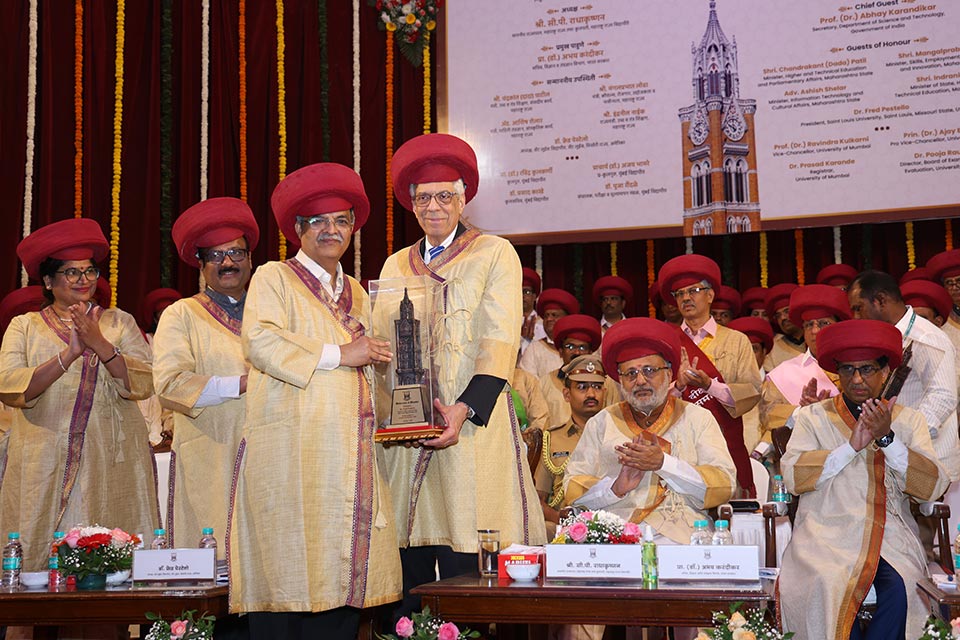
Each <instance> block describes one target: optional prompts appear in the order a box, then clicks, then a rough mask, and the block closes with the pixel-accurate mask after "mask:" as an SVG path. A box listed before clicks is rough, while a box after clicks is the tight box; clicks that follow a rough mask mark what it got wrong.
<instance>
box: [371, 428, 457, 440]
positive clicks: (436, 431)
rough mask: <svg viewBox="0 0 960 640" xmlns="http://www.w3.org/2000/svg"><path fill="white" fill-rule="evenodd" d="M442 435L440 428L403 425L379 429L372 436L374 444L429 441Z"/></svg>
mask: <svg viewBox="0 0 960 640" xmlns="http://www.w3.org/2000/svg"><path fill="white" fill-rule="evenodd" d="M441 433H443V428H442V427H435V426H433V425H429V424H405V425H401V426H397V427H381V428H379V429H377V432H376V433H375V434H374V435H373V441H374V442H406V441H410V440H429V439H430V438H436V437H437V436H439V435H440V434H441Z"/></svg>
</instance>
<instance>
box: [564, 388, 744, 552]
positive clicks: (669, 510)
mask: <svg viewBox="0 0 960 640" xmlns="http://www.w3.org/2000/svg"><path fill="white" fill-rule="evenodd" d="M667 402H668V403H670V404H668V405H667V407H665V408H664V410H663V414H661V416H660V419H658V421H657V422H656V423H654V424H653V426H651V427H650V429H649V431H650V432H652V433H655V434H657V435H658V436H659V437H660V438H662V439H663V440H666V441H667V442H668V443H670V451H669V453H670V454H671V455H673V456H674V457H677V458H679V459H681V460H683V461H684V462H687V463H689V464H690V465H691V466H693V467H694V469H696V471H697V472H698V473H699V474H700V476H701V477H702V478H703V481H704V483H705V484H706V485H707V492H706V495H705V496H704V500H703V501H702V502H701V501H699V500H697V499H695V498H694V497H693V496H690V495H686V494H681V493H678V492H677V491H675V490H674V489H673V488H672V487H671V486H670V485H668V484H667V483H666V482H665V481H664V480H662V479H661V478H660V476H659V475H657V474H656V472H647V473H645V474H644V476H643V479H642V480H641V481H640V485H639V486H638V487H637V488H636V489H634V490H633V491H630V492H629V493H627V494H626V495H625V496H623V498H622V499H621V500H620V501H619V502H616V503H614V504H613V505H611V506H609V507H605V508H604V510H605V511H609V512H611V513H615V514H616V515H618V516H620V517H621V518H623V519H624V520H630V521H631V522H638V523H639V522H644V523H647V524H649V525H650V526H651V527H653V528H654V529H655V530H656V531H657V533H659V534H661V535H664V536H666V537H668V538H670V539H671V540H673V541H674V542H675V543H677V544H688V543H689V542H690V534H691V533H693V523H694V521H696V520H699V519H701V518H703V517H704V514H705V512H706V510H707V509H710V508H712V507H715V506H717V505H720V504H723V503H724V502H726V501H727V500H729V499H730V497H731V496H732V495H733V491H734V486H735V484H736V469H735V468H734V466H733V460H732V459H731V458H730V453H729V452H728V451H727V443H726V441H725V440H724V439H723V434H722V433H720V427H719V425H717V421H716V419H715V418H714V417H713V414H712V413H710V412H709V411H707V410H706V409H703V408H701V407H698V406H696V405H693V404H690V403H688V402H684V401H683V400H680V399H678V398H673V397H671V398H668V400H667ZM671 405H672V407H673V408H672V410H670V407H671ZM625 407H626V404H625V403H623V402H621V403H618V404H615V405H611V406H609V407H607V408H606V409H604V410H603V411H601V412H600V413H598V414H597V415H595V416H594V417H592V418H590V420H588V421H587V424H586V426H585V427H584V430H583V435H581V436H580V440H579V441H578V442H577V446H576V448H575V449H574V450H573V455H571V456H570V459H569V462H567V468H566V470H565V471H564V475H563V484H564V493H565V495H564V503H565V504H573V503H575V502H576V501H577V499H578V498H579V497H580V496H582V495H583V494H584V493H586V492H587V491H588V490H589V489H590V488H591V487H593V485H595V484H596V483H597V482H598V481H600V480H601V479H603V478H605V477H610V478H616V477H617V475H619V473H620V468H621V465H620V462H619V460H618V454H617V451H616V447H617V446H619V445H621V444H623V443H625V442H628V441H630V440H632V439H633V438H634V437H635V433H637V432H638V431H637V430H638V429H639V427H636V426H635V425H636V423H633V425H634V427H633V429H631V425H630V424H629V423H630V422H633V420H632V415H630V411H629V409H625ZM625 411H626V413H625ZM628 421H629V422H628ZM658 496H662V499H660V498H658ZM658 500H659V502H658Z"/></svg>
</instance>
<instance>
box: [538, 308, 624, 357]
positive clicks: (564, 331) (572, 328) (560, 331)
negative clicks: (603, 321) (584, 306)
mask: <svg viewBox="0 0 960 640" xmlns="http://www.w3.org/2000/svg"><path fill="white" fill-rule="evenodd" d="M621 322H622V321H621ZM601 334H602V331H601V330H600V322H599V321H598V320H597V319H596V318H594V317H592V316H587V315H583V314H581V313H574V314H572V315H569V316H564V317H562V318H560V319H559V320H557V324H555V325H553V343H554V344H555V345H557V347H558V348H559V347H562V346H563V341H564V340H566V339H567V338H573V339H574V340H582V341H584V342H587V343H589V344H590V348H591V349H593V350H594V351H596V350H597V349H599V348H600V336H601Z"/></svg>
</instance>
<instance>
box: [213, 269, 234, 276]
mask: <svg viewBox="0 0 960 640" xmlns="http://www.w3.org/2000/svg"><path fill="white" fill-rule="evenodd" d="M227 273H240V269H237V268H236V267H220V268H219V269H217V275H220V276H222V275H224V274H227Z"/></svg>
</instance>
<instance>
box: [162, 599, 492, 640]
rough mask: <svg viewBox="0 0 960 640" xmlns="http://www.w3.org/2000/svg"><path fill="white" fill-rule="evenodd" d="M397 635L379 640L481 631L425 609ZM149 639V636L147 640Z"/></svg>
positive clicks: (435, 638)
mask: <svg viewBox="0 0 960 640" xmlns="http://www.w3.org/2000/svg"><path fill="white" fill-rule="evenodd" d="M395 631H396V635H394V634H392V633H388V634H387V635H385V636H383V635H380V634H379V633H378V634H377V638H379V640H400V638H410V640H463V639H464V638H479V637H480V632H479V631H471V630H470V629H466V628H465V629H464V630H463V631H461V630H460V629H459V628H458V627H457V625H455V624H453V623H452V622H444V621H443V620H441V619H440V618H437V617H436V616H434V615H433V614H431V613H430V607H424V608H423V611H421V612H420V613H414V614H413V620H411V619H410V618H408V617H406V616H404V617H402V618H400V619H399V620H397V627H396V629H395ZM147 640H150V639H149V636H148V638H147Z"/></svg>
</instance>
